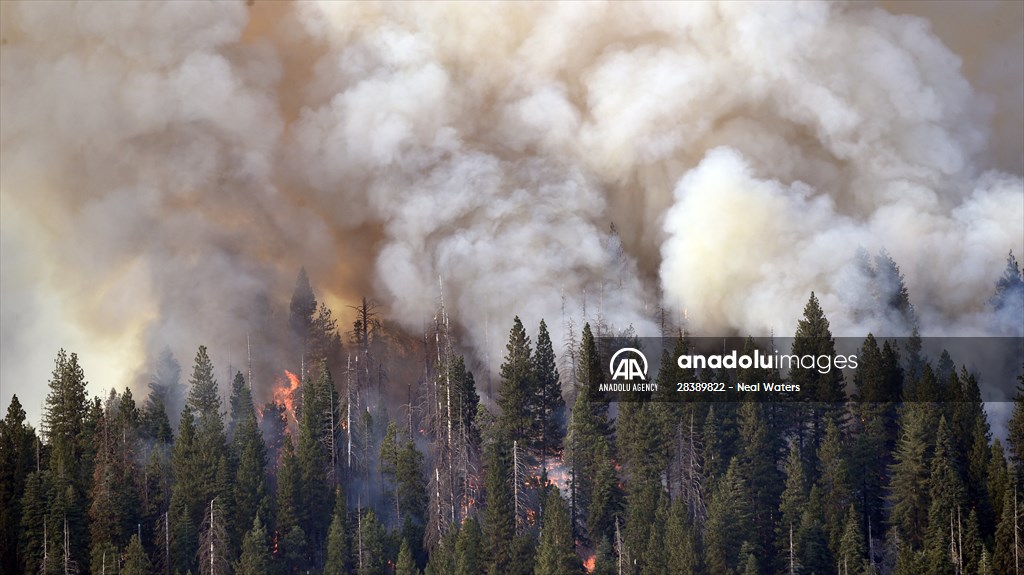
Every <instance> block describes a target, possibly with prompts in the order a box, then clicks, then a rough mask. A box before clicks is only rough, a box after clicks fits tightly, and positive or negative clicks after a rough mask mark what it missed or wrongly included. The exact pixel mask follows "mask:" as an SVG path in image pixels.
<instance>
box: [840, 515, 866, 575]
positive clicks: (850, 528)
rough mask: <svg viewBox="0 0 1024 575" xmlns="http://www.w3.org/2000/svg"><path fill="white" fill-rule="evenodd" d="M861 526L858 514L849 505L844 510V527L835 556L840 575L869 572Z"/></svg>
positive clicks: (862, 574) (858, 574) (856, 574)
mask: <svg viewBox="0 0 1024 575" xmlns="http://www.w3.org/2000/svg"><path fill="white" fill-rule="evenodd" d="M861 524H862V521H861V518H860V514H859V513H857V510H856V508H854V506H853V504H852V503H851V504H850V507H849V508H848V509H847V510H846V525H845V526H844V527H843V535H842V537H841V538H840V541H839V552H838V553H837V556H836V558H837V559H838V565H839V573H840V575H865V574H866V573H868V572H869V569H870V562H869V561H868V558H867V544H866V543H865V541H864V532H863V531H862V530H861Z"/></svg>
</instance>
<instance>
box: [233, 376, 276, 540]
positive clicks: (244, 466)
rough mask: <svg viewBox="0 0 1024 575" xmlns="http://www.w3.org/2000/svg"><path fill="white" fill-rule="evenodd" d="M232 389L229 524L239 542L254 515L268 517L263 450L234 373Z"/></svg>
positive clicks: (242, 382) (253, 415) (248, 399)
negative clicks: (233, 423) (230, 519)
mask: <svg viewBox="0 0 1024 575" xmlns="http://www.w3.org/2000/svg"><path fill="white" fill-rule="evenodd" d="M232 389H233V392H232V399H231V404H232V405H231V407H232V411H233V412H234V420H235V430H234V437H233V438H232V442H231V453H232V459H233V460H234V461H235V467H236V470H235V479H234V482H233V484H232V486H231V495H232V497H233V501H232V503H233V505H232V511H233V512H234V516H233V517H232V521H231V523H232V524H233V527H234V532H233V533H232V540H233V541H238V542H241V541H242V538H243V536H244V535H245V533H246V532H247V529H250V528H251V526H252V524H253V521H254V520H255V518H256V517H257V515H261V516H263V517H267V516H269V510H270V502H269V497H268V494H267V480H266V466H267V448H266V445H265V444H264V443H263V435H262V434H261V433H260V430H259V427H258V423H257V422H256V409H255V407H254V406H253V403H252V394H251V392H250V390H249V386H248V385H246V384H245V379H244V378H243V377H242V374H241V373H240V372H239V373H236V374H235V380H234V383H233V385H232ZM246 526H249V527H248V528H247V527H246Z"/></svg>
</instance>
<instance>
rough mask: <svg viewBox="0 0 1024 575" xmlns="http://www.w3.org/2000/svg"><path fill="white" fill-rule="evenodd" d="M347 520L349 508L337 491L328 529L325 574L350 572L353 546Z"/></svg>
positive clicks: (335, 574) (334, 574)
mask: <svg viewBox="0 0 1024 575" xmlns="http://www.w3.org/2000/svg"><path fill="white" fill-rule="evenodd" d="M347 521H348V510H347V509H346V506H345V498H344V497H342V495H341V494H340V493H336V494H335V497H334V513H333V514H332V515H331V527H330V529H328V531H327V560H326V562H325V563H324V575H345V574H346V573H348V572H349V570H348V565H349V552H350V549H351V546H350V545H349V539H348V527H347Z"/></svg>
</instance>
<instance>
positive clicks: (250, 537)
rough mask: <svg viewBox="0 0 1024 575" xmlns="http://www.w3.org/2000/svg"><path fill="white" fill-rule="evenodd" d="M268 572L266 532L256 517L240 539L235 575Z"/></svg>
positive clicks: (268, 559)
mask: <svg viewBox="0 0 1024 575" xmlns="http://www.w3.org/2000/svg"><path fill="white" fill-rule="evenodd" d="M269 571H270V552H269V551H268V549H267V530H266V528H265V527H264V526H263V522H262V521H260V517H259V515H257V516H256V517H255V518H253V520H252V528H251V529H249V531H247V532H246V533H245V536H244V537H243V538H242V554H241V556H240V557H239V558H238V561H237V562H236V563H235V575H264V574H266V573H268V572H269ZM325 574H326V571H325Z"/></svg>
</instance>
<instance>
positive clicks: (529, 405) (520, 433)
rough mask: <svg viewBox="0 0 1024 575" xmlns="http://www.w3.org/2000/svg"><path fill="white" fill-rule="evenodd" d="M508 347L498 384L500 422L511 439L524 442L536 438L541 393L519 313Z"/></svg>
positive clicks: (510, 334)
mask: <svg viewBox="0 0 1024 575" xmlns="http://www.w3.org/2000/svg"><path fill="white" fill-rule="evenodd" d="M505 349H506V350H507V351H506V353H505V361H504V363H502V364H501V372H500V373H501V384H500V386H499V387H498V406H499V407H500V408H501V415H500V416H499V419H498V424H499V425H500V426H502V427H503V428H504V430H505V432H506V434H507V435H508V437H509V440H510V441H519V442H522V443H523V444H524V445H525V444H526V443H527V442H528V441H531V440H532V439H533V437H534V428H535V427H536V424H535V421H536V419H535V418H534V416H535V415H536V414H537V405H538V399H539V394H538V393H537V391H536V389H537V385H536V384H537V382H536V377H535V372H534V367H533V352H532V350H531V347H530V337H529V336H527V335H526V330H525V329H524V328H523V323H522V322H521V321H520V320H519V317H518V316H516V318H515V320H514V321H513V323H512V329H511V331H510V332H509V336H508V344H507V345H506V346H505Z"/></svg>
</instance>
